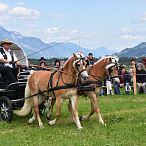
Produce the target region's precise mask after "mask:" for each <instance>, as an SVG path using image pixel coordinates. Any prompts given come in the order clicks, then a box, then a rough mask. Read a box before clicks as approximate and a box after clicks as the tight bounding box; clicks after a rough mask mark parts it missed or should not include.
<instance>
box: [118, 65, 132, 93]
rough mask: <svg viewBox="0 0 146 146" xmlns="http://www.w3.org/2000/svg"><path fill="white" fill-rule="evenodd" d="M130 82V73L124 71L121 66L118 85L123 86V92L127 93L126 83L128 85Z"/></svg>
mask: <svg viewBox="0 0 146 146" xmlns="http://www.w3.org/2000/svg"><path fill="white" fill-rule="evenodd" d="M130 83H131V76H130V74H129V73H128V72H127V71H126V69H125V67H123V68H122V70H121V75H120V85H121V86H125V93H126V94H129V93H128V92H126V85H128V84H129V85H130Z"/></svg>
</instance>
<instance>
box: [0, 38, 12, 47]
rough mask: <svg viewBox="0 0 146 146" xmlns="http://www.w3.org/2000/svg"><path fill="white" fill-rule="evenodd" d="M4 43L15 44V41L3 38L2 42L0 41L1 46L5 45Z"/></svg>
mask: <svg viewBox="0 0 146 146" xmlns="http://www.w3.org/2000/svg"><path fill="white" fill-rule="evenodd" d="M3 44H10V45H11V44H13V42H11V41H9V40H8V39H5V40H2V41H1V42H0V46H3Z"/></svg>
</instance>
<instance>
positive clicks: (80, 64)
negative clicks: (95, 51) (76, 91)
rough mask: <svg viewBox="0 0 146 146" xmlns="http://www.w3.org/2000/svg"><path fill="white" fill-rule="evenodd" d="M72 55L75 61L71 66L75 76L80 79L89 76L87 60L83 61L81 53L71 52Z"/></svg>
mask: <svg viewBox="0 0 146 146" xmlns="http://www.w3.org/2000/svg"><path fill="white" fill-rule="evenodd" d="M73 56H74V58H75V61H74V62H73V67H74V70H75V71H76V74H77V76H78V77H79V78H81V79H82V80H87V79H88V78H89V75H88V72H87V70H86V65H87V62H86V61H85V58H84V56H83V54H81V53H76V54H75V53H73Z"/></svg>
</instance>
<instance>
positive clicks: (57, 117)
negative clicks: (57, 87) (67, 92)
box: [49, 97, 63, 125]
mask: <svg viewBox="0 0 146 146" xmlns="http://www.w3.org/2000/svg"><path fill="white" fill-rule="evenodd" d="M62 101H63V99H62V98H61V97H58V98H56V118H55V119H54V120H51V121H49V124H50V125H55V124H56V122H57V121H58V120H59V118H60V114H61V103H62Z"/></svg>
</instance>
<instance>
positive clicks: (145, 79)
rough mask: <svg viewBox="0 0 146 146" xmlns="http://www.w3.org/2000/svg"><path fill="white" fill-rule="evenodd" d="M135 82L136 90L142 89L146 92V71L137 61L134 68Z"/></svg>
mask: <svg viewBox="0 0 146 146" xmlns="http://www.w3.org/2000/svg"><path fill="white" fill-rule="evenodd" d="M136 83H137V92H138V93H141V92H140V89H141V88H142V89H143V92H144V93H146V71H145V70H144V69H143V64H142V63H139V64H138V67H137V69H136Z"/></svg>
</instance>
